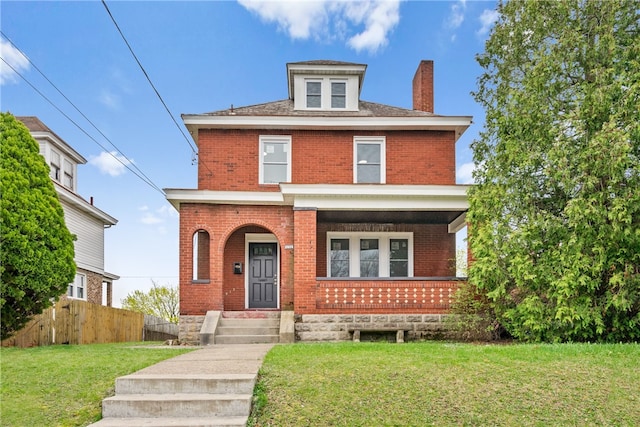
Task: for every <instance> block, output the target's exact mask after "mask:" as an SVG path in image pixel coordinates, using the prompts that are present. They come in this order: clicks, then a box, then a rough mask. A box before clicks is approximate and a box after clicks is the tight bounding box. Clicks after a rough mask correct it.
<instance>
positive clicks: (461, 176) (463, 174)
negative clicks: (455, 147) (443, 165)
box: [456, 162, 476, 184]
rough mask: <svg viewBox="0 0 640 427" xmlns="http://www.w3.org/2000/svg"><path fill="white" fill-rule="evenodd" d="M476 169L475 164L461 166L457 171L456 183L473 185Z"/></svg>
mask: <svg viewBox="0 0 640 427" xmlns="http://www.w3.org/2000/svg"><path fill="white" fill-rule="evenodd" d="M475 169H476V165H475V163H473V162H469V163H464V164H462V165H460V167H459V168H458V170H457V171H456V177H457V179H456V181H457V182H458V183H459V184H473V171H474V170H475Z"/></svg>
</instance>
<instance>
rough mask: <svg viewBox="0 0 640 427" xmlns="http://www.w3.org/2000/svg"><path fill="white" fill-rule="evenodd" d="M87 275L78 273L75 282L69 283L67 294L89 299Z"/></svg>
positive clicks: (72, 296)
mask: <svg viewBox="0 0 640 427" xmlns="http://www.w3.org/2000/svg"><path fill="white" fill-rule="evenodd" d="M86 288H87V276H85V275H84V274H80V273H77V274H76V278H75V279H74V281H73V283H69V290H68V292H67V295H68V296H69V297H70V298H77V299H87V294H86Z"/></svg>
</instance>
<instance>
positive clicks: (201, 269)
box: [193, 230, 209, 281]
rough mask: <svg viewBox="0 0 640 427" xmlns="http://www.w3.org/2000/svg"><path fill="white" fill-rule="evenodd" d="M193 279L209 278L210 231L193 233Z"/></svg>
mask: <svg viewBox="0 0 640 427" xmlns="http://www.w3.org/2000/svg"><path fill="white" fill-rule="evenodd" d="M193 280H194V281H196V280H209V233H208V232H207V231H205V230H198V231H196V232H195V233H193Z"/></svg>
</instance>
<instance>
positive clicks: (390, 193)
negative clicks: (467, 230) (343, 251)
mask: <svg viewBox="0 0 640 427" xmlns="http://www.w3.org/2000/svg"><path fill="white" fill-rule="evenodd" d="M469 188H470V186H468V185H386V184H385V185H379V184H378V185H376V184H372V185H367V184H364V185H363V184H334V185H327V184H280V191H279V192H275V191H270V192H263V191H212V190H195V189H165V193H166V194H167V200H169V202H170V203H171V204H172V205H173V206H174V207H175V208H176V209H177V210H178V211H179V210H180V205H181V204H182V203H205V204H232V205H233V204H235V205H276V206H277V205H280V206H292V207H293V208H294V209H296V208H297V209H315V210H318V211H319V212H321V213H320V214H319V216H320V218H321V219H323V218H324V220H325V221H335V220H337V219H336V218H346V216H351V217H353V218H352V219H353V220H356V219H358V218H360V220H364V219H366V217H367V216H369V220H370V221H374V222H380V221H382V222H388V221H397V220H400V219H402V218H404V220H407V219H411V220H412V221H419V222H425V223H446V224H449V231H450V232H456V231H458V230H460V229H461V228H462V227H464V225H465V223H466V222H465V219H466V218H465V213H466V211H467V210H468V209H469V202H468V200H467V190H468V189H469ZM332 212H333V213H332ZM336 212H339V213H336ZM365 213H371V214H365ZM401 213H404V214H401ZM419 213H423V214H419ZM345 215H346V216H345ZM403 215H404V216H403ZM407 215H409V216H407Z"/></svg>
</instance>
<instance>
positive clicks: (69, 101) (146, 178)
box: [0, 30, 164, 194]
mask: <svg viewBox="0 0 640 427" xmlns="http://www.w3.org/2000/svg"><path fill="white" fill-rule="evenodd" d="M0 34H2V36H3V37H4V38H5V39H7V40H8V41H9V43H11V44H12V45H13V47H15V48H16V49H18V51H20V53H21V54H22V56H23V57H25V58H26V59H27V61H29V63H30V64H31V65H32V66H33V68H35V69H36V70H37V71H38V72H39V73H40V75H42V77H44V79H45V80H46V81H47V82H49V84H50V85H51V86H53V88H54V89H55V90H56V91H58V93H59V94H60V95H62V97H63V98H64V99H65V100H66V101H67V102H68V103H69V104H71V106H72V107H73V108H75V110H76V111H77V112H78V113H80V115H81V116H82V117H83V118H84V119H85V120H86V121H87V122H89V124H91V126H93V128H94V129H95V130H96V131H98V133H99V134H100V135H102V137H103V138H104V139H106V140H107V142H109V144H111V146H112V147H113V148H115V149H116V151H118V152H119V153H120V154H121V155H122V156H123V157H124V158H125V159H127V161H128V162H129V164H130V165H133V167H134V168H135V169H136V170H137V171H138V172H139V173H140V175H142V176H143V177H144V181H147V182H149V183H151V184H153V185H152V186H153V187H154V188H155V189H156V190H160V188H159V187H158V186H157V185H155V184H154V183H153V181H152V180H151V178H149V177H148V176H147V175H146V174H145V173H144V172H143V171H142V170H141V169H140V168H139V167H138V165H136V164H135V163H134V162H133V161H132V160H131V159H130V158H129V157H128V156H127V155H126V154H124V152H123V151H122V150H121V149H119V148H118V147H116V145H115V144H114V143H113V142H112V141H111V140H110V139H109V138H108V137H107V136H106V135H105V134H104V133H103V132H102V131H101V130H100V129H98V127H97V126H96V125H95V124H94V123H93V122H92V121H91V120H89V118H88V117H87V116H86V115H85V114H84V113H83V112H82V111H80V109H79V108H78V107H77V106H76V105H75V104H74V103H73V102H71V100H70V99H69V98H67V96H66V95H65V94H64V93H62V91H61V90H60V89H58V87H57V86H56V85H55V84H54V83H53V82H52V81H51V80H50V79H49V78H48V77H47V76H46V75H45V74H44V73H43V72H42V71H41V70H40V68H38V66H37V65H36V64H34V63H33V61H31V59H30V58H29V57H28V56H26V55H25V54H24V53H22V50H21V49H20V48H19V47H18V46H17V45H16V44H15V43H14V42H13V40H11V39H10V38H9V37H8V36H7V35H6V34H5V33H4V32H3V31H2V30H0ZM14 71H15V70H14ZM21 77H22V76H21ZM23 79H24V77H23ZM25 81H26V80H25ZM101 147H102V146H101ZM102 148H103V149H104V147H102ZM104 150H105V151H106V152H107V153H108V154H109V155H111V157H113V158H114V159H116V160H117V161H118V162H120V164H122V165H123V166H124V167H126V168H127V169H129V170H131V169H130V168H129V167H128V165H127V164H125V163H124V162H123V161H122V160H120V159H119V158H118V157H117V156H115V155H113V153H111V152H110V151H107V150H106V149H104ZM132 172H133V171H132ZM160 191H161V192H162V194H164V192H163V191H162V190H160Z"/></svg>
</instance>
